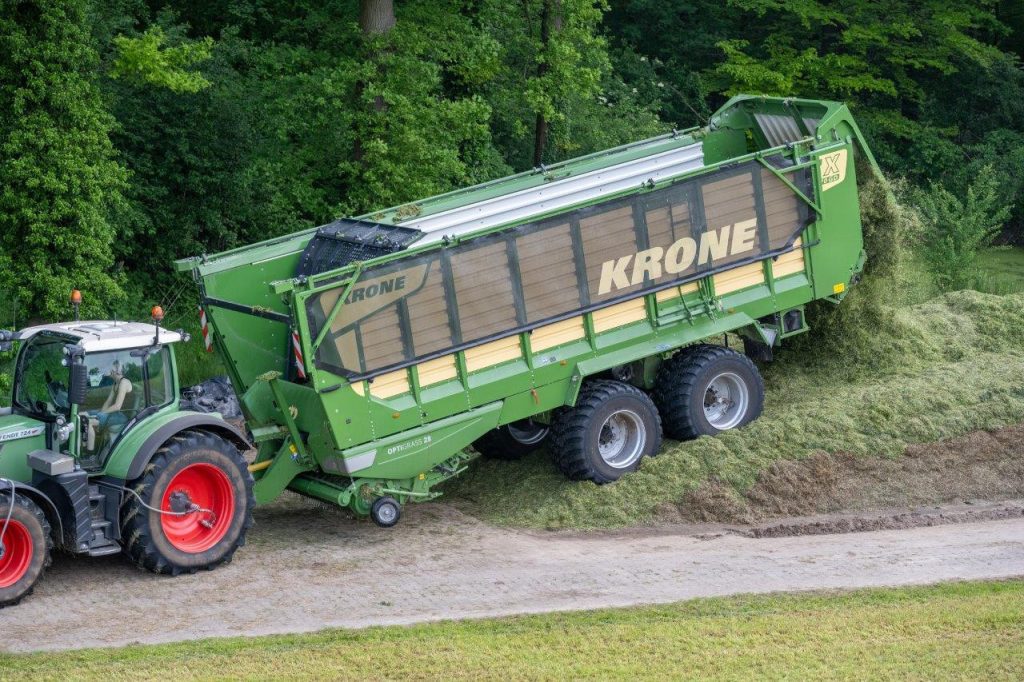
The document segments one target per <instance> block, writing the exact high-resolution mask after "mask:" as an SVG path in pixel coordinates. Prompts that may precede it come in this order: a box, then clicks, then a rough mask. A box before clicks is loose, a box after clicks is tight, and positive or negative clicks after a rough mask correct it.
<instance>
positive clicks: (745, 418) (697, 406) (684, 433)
mask: <svg viewBox="0 0 1024 682" xmlns="http://www.w3.org/2000/svg"><path fill="white" fill-rule="evenodd" d="M653 395H654V402H655V404H656V405H657V406H658V411H659V412H660V413H661V418H662V420H663V421H664V424H665V435H666V436H668V437H669V438H674V439H676V440H691V439H693V438H697V437H699V436H714V435H716V434H718V433H721V432H722V431H729V430H731V429H737V428H739V427H741V426H745V425H746V424H749V423H750V422H752V421H754V420H755V419H757V418H758V417H759V416H761V410H762V408H763V407H764V381H763V380H762V379H761V374H760V372H758V371H757V366H756V365H754V363H753V362H752V361H751V360H750V358H748V357H747V356H746V355H743V354H742V353H737V352H736V351H734V350H731V349H729V348H723V347H722V346H712V345H707V344H702V345H699V346H693V347H690V348H686V349H683V351H681V352H679V353H677V354H676V355H673V356H672V357H671V358H669V359H668V360H666V361H665V363H664V364H662V366H661V369H660V370H659V371H658V379H657V382H656V384H655V388H654V394H653Z"/></svg>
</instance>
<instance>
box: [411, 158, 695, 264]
mask: <svg viewBox="0 0 1024 682" xmlns="http://www.w3.org/2000/svg"><path fill="white" fill-rule="evenodd" d="M703 167H704V147H703V145H702V144H701V143H700V142H695V143H693V144H690V145H686V146H685V147H679V148H677V149H670V150H669V151H667V152H661V153H659V154H654V155H652V156H646V157H643V158H640V159H634V160H633V161H626V162H623V163H620V164H616V165H614V166H609V167H607V168H601V169H599V170H594V171H590V172H589V173H583V174H581V175H576V176H573V177H569V178H565V179H564V180H556V181H554V182H550V183H548V184H546V185H542V186H540V187H532V188H530V189H524V190H520V191H518V192H513V193H512V194H505V195H503V196H500V197H494V198H493V199H485V200H484V201H478V202H476V203H472V204H468V205H466V206H460V207H458V208H453V209H450V210H447V211H443V212H441V213H435V214H432V215H427V216H423V217H422V218H414V219H412V220H403V221H402V223H401V225H402V227H411V228H413V229H416V230H420V231H422V232H425V233H426V235H425V236H424V237H423V238H422V239H420V240H419V241H417V242H416V244H415V246H422V245H423V244H431V243H433V242H438V241H441V239H442V238H443V237H445V236H448V237H454V236H458V235H462V234H466V233H468V232H475V231H476V230H482V229H484V228H486V227H494V226H495V225H502V224H505V223H510V222H513V221H516V220H524V219H526V218H530V217H532V216H535V215H540V214H542V213H549V212H552V211H556V210H558V209H562V208H566V207H569V206H572V205H574V204H579V203H581V202H584V201H592V200H594V199H598V198H600V197H602V196H607V195H610V194H614V193H616V192H621V191H623V190H627V189H633V188H636V187H640V186H642V185H643V184H644V183H646V182H648V181H654V182H657V181H659V180H664V179H666V178H670V177H673V176H675V175H680V174H682V173H688V172H690V171H695V170H697V169H698V168H703Z"/></svg>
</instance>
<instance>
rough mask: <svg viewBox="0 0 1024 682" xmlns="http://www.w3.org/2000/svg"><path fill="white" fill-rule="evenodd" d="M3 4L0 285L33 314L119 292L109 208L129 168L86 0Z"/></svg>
mask: <svg viewBox="0 0 1024 682" xmlns="http://www.w3.org/2000/svg"><path fill="white" fill-rule="evenodd" d="M2 7H3V10H2V12H0V178H2V179H3V181H2V186H0V290H4V291H6V292H8V294H9V295H10V294H13V296H14V297H16V298H17V299H19V300H20V301H21V302H22V304H23V309H24V310H25V311H26V313H27V314H28V315H29V316H39V317H46V318H61V317H67V314H68V312H69V310H68V303H67V300H68V294H69V292H70V290H71V289H72V288H81V289H83V290H85V291H86V292H87V294H86V298H85V302H86V311H88V312H99V311H101V310H102V309H103V308H104V307H105V306H107V305H109V304H111V303H112V302H114V301H115V300H116V299H117V298H118V297H119V296H120V295H121V291H120V288H119V284H118V282H119V277H118V275H117V274H116V273H114V272H112V265H113V256H112V252H111V244H112V241H113V238H114V230H113V227H112V226H111V222H110V216H111V213H112V212H113V211H114V210H115V209H117V208H118V207H119V206H120V205H121V204H122V199H121V191H122V189H123V188H124V186H125V181H126V173H125V171H124V169H123V168H122V167H121V166H120V165H119V164H118V163H117V162H116V161H115V160H114V149H113V147H112V145H111V142H110V138H109V132H110V129H111V125H112V119H111V117H110V115H109V114H108V113H107V112H106V111H105V110H104V107H103V103H102V100H101V98H100V94H99V90H98V89H97V87H96V82H95V78H96V71H95V69H96V66H97V55H96V53H95V51H94V50H93V49H92V47H91V44H90V35H89V30H88V24H87V21H86V4H85V2H84V0H28V1H25V0H3V4H2Z"/></svg>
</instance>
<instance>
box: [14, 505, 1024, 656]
mask: <svg viewBox="0 0 1024 682" xmlns="http://www.w3.org/2000/svg"><path fill="white" fill-rule="evenodd" d="M910 516H911V517H913V518H914V519H916V521H913V522H908V514H907V512H906V510H904V511H903V512H901V513H900V515H898V518H899V519H901V520H900V521H899V522H898V523H896V524H895V525H887V524H886V523H885V522H884V519H885V518H886V515H885V514H874V515H873V516H869V517H858V518H861V519H867V520H866V521H865V522H851V517H849V516H844V517H814V518H806V519H797V520H794V519H787V520H786V521H785V523H784V524H781V525H780V524H776V525H774V526H773V525H771V524H767V525H764V526H760V527H730V526H723V525H711V524H703V525H686V526H680V525H677V526H670V527H664V528H656V529H651V528H646V529H635V530H629V531H619V532H606V533H587V534H579V533H574V534H570V533H550V532H541V531H517V530H509V529H503V528H495V527H492V526H489V525H486V524H483V523H481V522H479V521H477V520H476V519H474V518H472V517H468V516H466V515H464V514H462V513H460V512H459V511H458V510H456V509H455V508H454V507H452V506H451V505H446V504H443V503H433V504H425V505H418V506H417V505H413V506H411V507H409V508H408V509H407V510H406V515H405V517H404V518H403V521H402V523H400V524H399V525H398V526H397V527H395V528H393V529H390V530H382V529H379V528H377V527H375V526H373V525H372V524H369V523H366V522H357V521H354V520H352V519H351V518H350V517H348V516H347V515H346V514H345V513H344V512H342V511H340V510H335V509H330V508H326V507H322V506H319V505H317V504H315V503H312V502H309V501H307V500H304V499H302V498H299V497H297V496H293V495H290V494H289V495H286V496H285V497H284V498H282V499H281V500H279V501H278V502H276V503H274V504H273V505H269V506H267V507H265V508H260V509H259V510H258V512H257V525H256V527H254V529H253V531H252V532H251V534H250V542H249V545H248V546H247V547H245V548H243V549H242V550H241V551H239V552H238V554H237V555H236V558H235V561H234V562H233V563H232V564H231V565H229V566H226V567H222V568H220V569H217V570H216V571H212V572H204V573H200V574H196V575H192V576H184V577H179V578H168V577H163V576H155V575H152V574H149V573H144V572H140V571H138V570H136V569H134V568H133V567H131V566H129V565H128V564H126V563H125V562H124V561H123V560H121V559H119V558H118V557H108V558H104V559H92V560H90V559H73V558H69V557H63V556H58V557H57V558H56V560H55V563H54V566H53V567H52V569H51V570H50V571H49V572H48V573H47V575H46V576H45V577H44V579H43V581H42V582H41V583H40V585H39V587H38V588H37V590H36V593H35V594H34V595H32V596H31V597H29V598H28V599H27V600H25V601H24V602H23V603H22V604H20V605H19V606H17V607H14V608H10V609H5V610H3V611H2V612H0V623H3V625H4V637H3V640H2V642H0V650H6V651H29V650H38V649H47V650H59V649H74V648H80V647H93V646H112V645H125V644H131V643H156V642H170V641H180V640H191V639H197V638H201V637H214V636H231V635H265V634H274V633H288V632H303V631H311V630H317V629H321V628H324V627H330V626H336V627H362V626H369V625H385V624H397V623H413V622H418V621H428V620H437V619H446V618H476V617H482V616H498V615H506V614H514V613H536V612H544V611H556V610H574V609H591V608H596V607H606V606H627V605H633V604H649V603H659V602H671V601H678V600H683V599H689V598H693V597H705V596H714V595H726V594H736V593H745V592H769V591H778V590H812V589H814V590H818V589H834V588H856V587H867V586H879V585H908V584H919V583H930V582H935V581H942V580H956V579H982V578H1003V577H1011V576H1019V575H1024V503H1021V502H1011V503H1001V504H994V505H980V506H979V505H972V506H969V507H968V506H962V507H957V508H937V509H936V508H933V509H929V510H924V511H919V512H913V513H911V514H910ZM893 518H897V517H896V516H893ZM872 519H873V520H872ZM832 523H834V529H836V530H844V529H846V530H858V529H861V528H877V529H879V530H870V531H868V532H856V533H838V534H829V533H828V528H829V527H830V525H829V524H832ZM917 524H924V525H917ZM907 526H909V527H907ZM823 528H824V529H826V530H825V533H822V529H823ZM773 529H774V530H773ZM779 535H781V536H782V537H778V536H779Z"/></svg>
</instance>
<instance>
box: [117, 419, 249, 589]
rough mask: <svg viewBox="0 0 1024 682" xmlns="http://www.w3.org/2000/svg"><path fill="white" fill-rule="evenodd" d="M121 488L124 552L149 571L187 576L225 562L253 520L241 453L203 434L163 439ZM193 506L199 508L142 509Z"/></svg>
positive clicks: (214, 436) (245, 470)
mask: <svg viewBox="0 0 1024 682" xmlns="http://www.w3.org/2000/svg"><path fill="white" fill-rule="evenodd" d="M128 488H129V489H130V490H132V491H134V492H135V494H134V495H133V494H131V493H126V494H125V496H124V500H123V503H122V506H121V537H122V538H124V540H123V543H124V547H123V549H124V553H125V554H126V555H127V556H128V558H129V560H131V562H132V563H134V564H135V565H136V566H138V567H139V568H145V569H148V570H150V571H153V572H154V573H165V574H168V575H179V574H180V573H195V572H196V571H197V570H199V569H212V568H215V567H216V566H219V565H221V564H224V563H227V562H230V561H231V558H232V556H233V555H234V553H235V550H237V549H238V548H239V547H241V546H242V545H244V544H245V535H246V533H247V532H248V530H249V528H250V527H251V526H252V523H253V521H252V510H253V507H255V505H256V500H255V498H254V497H253V490H252V488H253V478H252V474H250V473H249V469H248V466H247V465H246V462H245V460H244V459H243V458H242V454H241V453H240V452H239V451H238V449H237V448H236V447H235V446H234V445H232V444H231V443H229V442H227V441H226V440H225V439H223V438H221V437H220V436H218V435H215V434H213V433H209V432H206V431H183V432H182V433H179V434H178V435H176V436H174V437H173V438H171V439H170V440H169V441H167V442H166V443H164V445H163V446H162V447H161V448H160V449H159V450H157V451H156V453H155V454H154V455H153V459H152V460H150V462H149V464H147V465H146V469H145V470H144V472H143V474H142V475H141V476H140V477H139V478H137V479H135V480H134V481H132V482H130V483H129V484H128ZM136 495H138V497H136ZM140 498H141V500H140ZM143 502H145V504H142V503H143ZM193 505H195V506H198V507H200V508H202V509H203V510H204V511H196V512H192V513H188V514H180V515H172V514H165V513H160V512H157V511H154V510H153V509H150V508H147V506H148V507H156V508H158V509H160V510H163V511H165V512H167V511H183V510H185V509H188V508H190V507H191V506H193Z"/></svg>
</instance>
